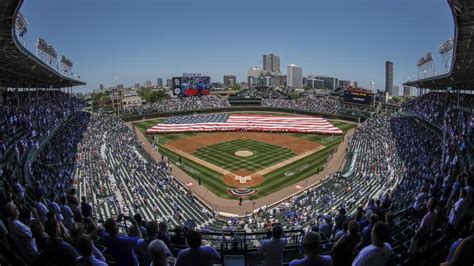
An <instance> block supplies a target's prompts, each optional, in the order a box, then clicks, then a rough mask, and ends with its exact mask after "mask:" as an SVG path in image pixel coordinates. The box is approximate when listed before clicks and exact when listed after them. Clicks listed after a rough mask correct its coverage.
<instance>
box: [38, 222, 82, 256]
mask: <svg viewBox="0 0 474 266" xmlns="http://www.w3.org/2000/svg"><path fill="white" fill-rule="evenodd" d="M44 227H45V231H46V233H47V234H48V236H49V238H48V240H47V241H46V245H45V248H44V258H45V260H46V261H48V262H49V263H52V264H55V265H75V263H76V259H77V258H78V257H79V253H78V252H77V250H76V249H75V248H74V247H73V246H71V245H70V244H69V243H67V242H65V241H64V240H62V239H61V238H60V237H59V232H60V230H61V229H60V225H59V222H58V221H56V220H47V221H46V223H45V226H44Z"/></svg>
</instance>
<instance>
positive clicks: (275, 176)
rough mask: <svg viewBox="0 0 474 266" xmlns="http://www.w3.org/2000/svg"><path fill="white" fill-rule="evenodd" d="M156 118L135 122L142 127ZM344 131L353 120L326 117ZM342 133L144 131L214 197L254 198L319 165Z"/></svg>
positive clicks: (315, 170)
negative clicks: (332, 119)
mask: <svg viewBox="0 0 474 266" xmlns="http://www.w3.org/2000/svg"><path fill="white" fill-rule="evenodd" d="M160 121H161V119H152V120H146V121H140V122H135V123H134V125H135V127H136V128H137V129H138V130H140V131H141V132H142V133H145V131H146V130H147V129H148V128H150V127H153V126H154V125H156V124H157V123H159V122H160ZM330 122H331V123H332V124H333V125H334V126H336V127H338V128H340V129H341V130H342V131H343V132H344V134H345V133H346V132H347V131H348V130H349V129H351V128H353V127H354V126H355V125H354V124H352V123H348V122H342V121H330ZM343 137H344V136H340V135H339V136H330V135H315V134H297V133H260V132H214V133H181V134H159V135H147V139H148V141H150V142H151V143H155V144H156V145H158V147H159V152H160V153H161V154H163V155H165V156H167V157H168V159H169V160H170V161H172V162H173V163H175V164H176V165H177V166H178V167H180V168H181V169H182V170H183V171H185V172H186V173H187V174H188V175H190V176H191V177H193V178H194V179H195V180H196V183H199V182H201V185H204V186H206V187H207V188H208V189H209V190H210V191H212V192H213V193H214V194H216V195H217V196H219V197H222V198H226V199H235V198H239V197H248V198H250V199H257V198H260V197H263V196H266V195H269V194H271V193H273V192H275V191H278V190H280V189H282V188H285V187H288V186H291V185H292V184H294V183H296V182H298V181H301V180H303V179H305V178H307V177H309V176H311V175H313V174H315V173H318V172H320V171H322V170H323V169H324V167H325V164H326V162H327V160H328V158H329V156H330V155H331V154H332V153H333V152H334V150H335V149H336V148H337V146H338V145H339V143H340V142H341V141H342V140H343Z"/></svg>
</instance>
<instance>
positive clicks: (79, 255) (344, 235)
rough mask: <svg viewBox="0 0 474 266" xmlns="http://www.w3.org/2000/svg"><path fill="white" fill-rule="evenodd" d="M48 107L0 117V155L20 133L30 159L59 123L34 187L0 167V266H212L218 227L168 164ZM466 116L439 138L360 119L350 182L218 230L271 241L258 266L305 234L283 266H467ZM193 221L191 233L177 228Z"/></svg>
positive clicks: (83, 115)
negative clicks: (213, 231) (213, 233)
mask: <svg viewBox="0 0 474 266" xmlns="http://www.w3.org/2000/svg"><path fill="white" fill-rule="evenodd" d="M58 96H59V97H60V99H62V100H60V101H58V103H56V104H54V103H48V100H47V99H46V97H45V98H44V99H43V104H44V105H46V106H50V107H49V108H50V109H46V110H47V111H40V112H39V113H37V112H38V111H34V110H30V109H29V108H28V107H27V106H28V105H27V104H24V106H25V107H24V108H20V107H16V108H17V109H15V108H14V107H12V106H10V105H8V106H7V107H4V106H2V110H5V112H2V114H5V115H4V117H2V118H0V119H3V122H2V140H5V141H4V142H3V147H4V148H3V153H2V155H3V154H5V152H6V150H8V149H9V148H10V147H12V145H13V146H15V144H12V143H11V142H10V139H12V138H13V137H12V136H16V135H18V134H17V133H16V134H12V132H14V133H15V132H16V131H18V130H19V129H20V128H27V127H29V129H30V131H28V132H33V131H35V132H39V133H38V135H35V136H34V137H31V136H29V137H27V141H26V142H27V143H29V144H28V147H29V148H35V147H36V146H37V143H35V142H33V141H32V140H31V139H34V140H35V141H36V142H37V141H39V138H40V137H43V136H45V135H47V134H48V132H49V131H50V130H51V129H53V128H54V127H55V126H57V125H58V124H59V122H61V121H62V120H63V119H65V118H67V117H69V120H68V121H66V122H65V125H64V126H63V127H61V128H60V129H59V130H57V131H56V132H55V135H54V136H53V138H52V139H51V140H50V142H49V144H47V145H46V146H45V147H44V148H43V149H42V150H41V151H40V152H39V154H38V156H37V157H36V161H35V162H34V164H33V167H32V173H33V177H32V179H33V181H34V182H33V184H31V185H28V184H26V183H25V181H24V180H21V179H19V178H17V175H16V174H15V172H14V171H12V169H11V167H10V166H9V165H6V164H5V165H3V167H2V170H1V173H0V175H1V181H2V186H1V193H0V245H1V246H0V250H1V252H0V255H1V256H0V263H1V264H3V263H6V262H10V263H12V264H21V263H26V264H29V265H107V264H108V263H110V262H113V263H114V264H116V265H138V264H142V265H171V264H174V265H212V264H213V263H219V262H221V261H222V257H221V255H220V254H219V253H218V252H217V251H216V249H215V248H213V247H211V246H209V245H206V244H209V242H207V241H206V240H205V239H203V235H202V233H201V232H207V231H209V228H208V226H209V225H210V224H211V223H212V222H213V221H215V217H214V213H213V212H212V211H211V210H209V209H207V208H206V207H205V206H203V205H202V204H201V203H200V202H199V201H197V200H195V199H194V196H193V195H192V193H191V192H190V191H188V190H187V189H186V188H185V186H184V185H182V184H181V183H179V182H178V181H177V180H176V179H175V178H174V177H173V176H172V175H171V171H170V168H171V165H170V164H169V163H168V159H167V158H166V157H162V158H161V160H158V161H157V162H155V161H154V160H153V159H152V158H150V157H148V155H147V154H146V153H145V152H143V150H142V148H141V145H140V143H139V141H138V139H137V138H136V136H135V135H134V133H133V130H132V129H130V128H129V127H128V126H126V125H125V123H124V122H123V121H121V120H120V119H119V118H117V117H114V116H107V115H100V114H91V113H87V112H78V109H79V108H80V107H81V103H80V102H78V101H76V100H75V99H74V98H70V97H69V96H67V95H63V94H61V93H58ZM39 97H41V96H39ZM61 97H63V98H61ZM55 100H56V99H53V98H51V100H50V101H55ZM310 100H314V101H319V103H318V105H317V106H320V105H321V101H324V102H325V103H326V104H328V105H330V103H329V102H331V101H333V100H331V99H330V98H321V99H320V98H316V99H308V100H307V101H310ZM274 101H284V100H274ZM285 101H288V100H285ZM301 101H303V100H301ZM295 102H296V101H295ZM30 104H31V103H30ZM11 105H13V104H11ZM58 105H61V107H57V106H58ZM290 105H291V104H290ZM302 105H304V104H302ZM19 106H21V104H20V105H19ZM308 106H312V105H311V104H310V105H308ZM279 107H281V106H279ZM38 108H39V109H40V110H43V109H42V108H41V107H38ZM289 108H293V107H289ZM314 108H316V107H314V106H313V109H314ZM415 109H417V110H421V109H422V108H417V107H416V108H415ZM327 110H328V109H326V112H328V111H327ZM316 112H319V111H316ZM27 114H28V115H27ZM33 114H38V116H39V117H40V120H41V121H40V122H37V121H36V120H35V119H36V118H34V117H33ZM464 115H465V113H463V112H459V111H458V110H456V109H452V108H447V109H446V110H444V114H443V118H442V119H443V123H444V126H443V135H442V136H438V135H436V134H435V133H433V132H432V131H431V130H430V129H428V128H427V127H426V126H425V125H423V124H422V123H420V122H419V121H418V120H416V119H414V118H411V117H373V118H369V119H368V120H366V121H365V122H364V123H362V124H361V125H359V126H358V127H357V128H356V130H355V132H354V135H353V136H352V137H351V138H350V139H349V140H348V142H349V147H348V150H347V151H348V154H349V157H348V158H347V165H351V164H352V162H353V169H351V167H350V166H349V167H348V168H346V169H345V171H344V173H334V174H331V175H329V176H327V177H326V178H325V179H324V180H322V182H321V183H320V184H319V185H318V186H317V187H313V188H311V189H308V190H306V191H305V192H303V193H302V194H300V195H297V196H294V197H291V198H290V199H287V200H285V201H283V202H282V203H279V204H278V205H276V206H272V207H271V208H266V207H265V208H261V209H260V210H258V211H257V212H255V213H252V214H248V215H247V216H245V217H244V218H231V219H228V220H227V221H226V224H225V227H224V228H223V229H226V230H230V231H233V230H241V229H243V230H245V231H257V232H258V231H268V232H269V239H268V240H264V241H262V242H261V243H257V244H255V246H256V247H258V253H259V254H260V256H261V257H262V258H263V263H264V265H281V264H282V262H283V259H284V255H283V254H284V250H285V246H287V245H288V239H287V237H286V236H285V231H289V230H294V229H297V230H299V229H300V230H303V231H304V232H305V234H304V237H303V239H302V243H301V247H302V250H301V251H302V253H303V254H304V257H303V258H302V259H295V260H294V261H292V262H291V263H290V265H351V264H352V265H385V264H387V263H388V261H389V260H393V259H394V254H395V253H398V254H402V253H403V254H405V255H406V256H407V259H408V260H404V261H402V262H403V263H406V262H411V263H415V262H417V261H419V260H430V259H431V258H432V257H433V256H435V255H437V256H443V255H444V254H443V253H442V252H439V254H433V252H432V251H433V250H435V249H436V248H438V247H445V246H446V245H447V246H448V247H449V248H448V249H445V251H446V253H447V254H446V256H445V257H443V258H438V259H440V260H442V261H446V263H445V264H443V265H472V264H473V263H474V262H473V258H472V256H470V254H469V251H470V250H472V247H473V242H474V235H473V233H474V223H473V222H472V217H473V213H474V208H473V206H474V204H473V202H474V200H473V199H474V195H473V193H474V191H473V188H472V187H473V185H474V172H473V171H474V168H473V167H467V168H466V167H461V165H460V164H459V163H458V162H459V161H460V160H461V157H463V156H465V155H466V153H467V152H466V147H465V145H466V142H465V141H466V139H468V138H466V137H465V136H466V135H465V134H470V133H471V132H472V131H471V128H470V127H466V125H468V126H471V125H472V120H469V119H471V118H469V117H465V116H464ZM469 123H471V124H469ZM36 127H39V128H36ZM3 136H6V137H5V138H4V137H3ZM36 136H38V137H36ZM468 136H469V135H468ZM15 139H21V137H18V138H15ZM15 143H16V142H15ZM2 160H4V156H2ZM20 161H21V160H17V161H15V162H14V164H20ZM79 198H80V200H79ZM395 216H396V217H398V219H396V218H395ZM189 218H191V219H193V220H194V221H195V222H196V224H197V230H193V229H189V230H186V231H184V230H183V229H182V228H180V227H179V226H180V225H183V224H184V223H185V221H186V220H187V219H189ZM168 227H170V228H174V229H176V230H172V231H174V234H170V232H168ZM401 231H403V232H401ZM183 232H184V233H183ZM407 243H408V246H409V248H408V250H407V247H408V246H407ZM438 245H439V246H438ZM213 246H214V247H219V246H220V245H219V244H213ZM442 250H443V249H441V251H442ZM430 251H431V252H430Z"/></svg>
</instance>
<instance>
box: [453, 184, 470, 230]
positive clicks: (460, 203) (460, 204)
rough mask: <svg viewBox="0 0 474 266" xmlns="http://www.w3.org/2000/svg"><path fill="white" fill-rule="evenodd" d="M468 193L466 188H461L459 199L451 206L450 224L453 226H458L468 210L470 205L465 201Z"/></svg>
mask: <svg viewBox="0 0 474 266" xmlns="http://www.w3.org/2000/svg"><path fill="white" fill-rule="evenodd" d="M466 195H467V191H466V190H465V189H461V192H460V193H459V199H458V200H457V201H456V203H454V206H453V207H452V208H451V212H450V213H449V225H450V226H451V227H456V226H457V225H458V224H459V223H460V222H461V219H462V218H463V216H464V213H465V212H466V210H467V207H468V206H467V204H466V201H465V197H466Z"/></svg>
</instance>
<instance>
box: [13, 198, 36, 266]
mask: <svg viewBox="0 0 474 266" xmlns="http://www.w3.org/2000/svg"><path fill="white" fill-rule="evenodd" d="M6 211H7V213H8V214H9V219H8V231H9V232H10V236H11V237H12V238H13V241H14V242H15V244H16V246H17V247H18V248H19V250H20V254H21V256H22V258H23V259H24V260H25V261H26V262H27V263H28V264H31V263H32V262H33V261H34V259H35V258H36V257H37V256H38V250H37V248H36V243H35V241H34V240H33V233H32V232H31V229H30V227H28V226H27V225H26V224H24V223H23V222H21V221H20V220H19V219H18V217H19V215H20V213H19V212H18V208H17V207H16V205H15V204H13V203H11V202H10V203H8V204H7V206H6Z"/></svg>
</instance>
